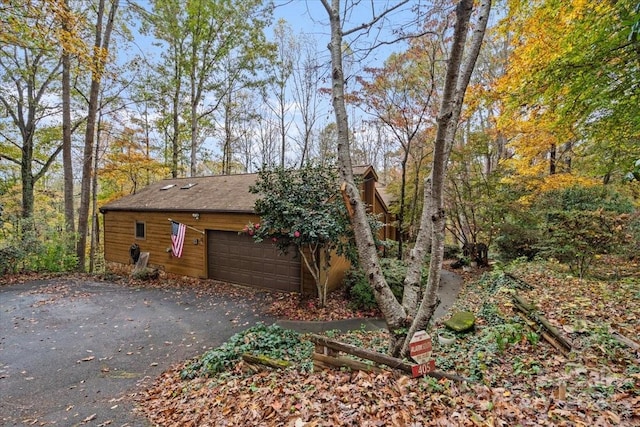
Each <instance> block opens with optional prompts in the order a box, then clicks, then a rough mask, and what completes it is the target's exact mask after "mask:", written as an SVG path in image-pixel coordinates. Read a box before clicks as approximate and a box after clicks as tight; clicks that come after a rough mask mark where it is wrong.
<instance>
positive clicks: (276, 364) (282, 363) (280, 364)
mask: <svg viewBox="0 0 640 427" xmlns="http://www.w3.org/2000/svg"><path fill="white" fill-rule="evenodd" d="M242 360H244V361H245V362H247V363H252V364H257V365H264V366H268V367H270V368H275V369H285V368H288V367H289V366H291V362H289V361H288V360H280V359H273V358H271V357H267V356H264V355H254V354H249V353H244V354H243V355H242Z"/></svg>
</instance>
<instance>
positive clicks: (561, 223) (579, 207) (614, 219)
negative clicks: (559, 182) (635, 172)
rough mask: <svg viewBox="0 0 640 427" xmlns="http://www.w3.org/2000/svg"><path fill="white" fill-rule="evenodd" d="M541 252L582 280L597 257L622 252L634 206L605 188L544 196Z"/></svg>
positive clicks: (572, 189) (568, 190)
mask: <svg viewBox="0 0 640 427" xmlns="http://www.w3.org/2000/svg"><path fill="white" fill-rule="evenodd" d="M538 206H539V207H538V209H540V210H541V211H542V213H543V218H544V219H543V222H542V224H541V235H542V239H541V240H540V241H539V243H538V245H537V246H538V248H539V249H540V253H541V254H542V255H544V256H548V257H553V258H556V259H557V260H558V261H560V262H562V263H565V264H567V265H569V267H570V268H571V271H572V272H573V273H574V274H577V275H579V277H583V276H584V275H585V273H586V272H587V270H588V269H589V266H590V265H591V263H592V261H593V259H594V258H595V256H596V255H599V254H607V253H616V252H617V253H620V252H621V251H622V250H623V248H624V246H625V242H626V241H627V239H628V235H627V229H628V227H629V224H630V219H631V217H630V215H629V214H630V213H631V212H633V205H632V203H631V201H630V200H628V199H626V198H624V197H623V196H621V195H620V194H619V193H617V192H615V191H614V190H612V189H610V188H608V187H606V186H596V187H572V188H567V189H564V190H555V191H549V192H547V193H545V194H544V195H543V196H542V197H541V198H540V200H539V201H538Z"/></svg>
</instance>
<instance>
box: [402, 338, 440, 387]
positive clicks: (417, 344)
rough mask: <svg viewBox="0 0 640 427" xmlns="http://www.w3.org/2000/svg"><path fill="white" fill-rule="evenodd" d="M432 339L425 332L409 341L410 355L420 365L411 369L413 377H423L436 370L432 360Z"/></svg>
mask: <svg viewBox="0 0 640 427" xmlns="http://www.w3.org/2000/svg"><path fill="white" fill-rule="evenodd" d="M431 350H432V345H431V337H430V336H429V334H427V333H426V332H425V331H417V332H416V333H415V334H414V335H413V337H412V338H411V341H409V355H410V356H411V358H412V359H413V360H415V361H416V362H418V365H416V366H413V367H412V368H411V371H412V374H413V377H414V378H415V377H421V376H423V375H426V374H427V373H429V372H431V371H433V370H435V369H436V364H435V360H433V359H431Z"/></svg>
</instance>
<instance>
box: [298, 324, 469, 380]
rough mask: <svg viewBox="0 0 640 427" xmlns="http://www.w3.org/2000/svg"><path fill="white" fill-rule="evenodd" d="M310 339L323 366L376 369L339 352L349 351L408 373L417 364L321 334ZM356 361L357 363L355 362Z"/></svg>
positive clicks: (448, 376)
mask: <svg viewBox="0 0 640 427" xmlns="http://www.w3.org/2000/svg"><path fill="white" fill-rule="evenodd" d="M309 339H310V340H311V342H313V343H314V344H315V345H316V350H315V353H314V355H313V358H314V363H315V362H320V365H321V366H325V365H329V366H334V367H339V368H342V367H347V368H351V369H359V370H360V368H359V366H362V365H364V367H365V369H364V370H367V371H371V370H375V369H374V368H375V367H372V366H370V365H367V364H364V363H362V362H357V361H355V360H353V359H350V358H347V357H339V356H338V352H343V353H347V354H350V355H353V356H357V357H360V358H362V359H366V360H370V361H372V362H375V363H377V364H381V365H385V366H388V367H389V368H392V369H397V370H399V371H402V372H404V373H407V374H410V375H411V374H412V367H413V366H414V365H416V364H415V363H409V362H406V361H404V360H402V359H398V358H396V357H392V356H389V355H387V354H383V353H378V352H376V351H372V350H367V349H364V348H359V347H356V346H354V345H351V344H347V343H342V342H339V341H334V340H332V339H329V338H326V337H323V336H320V335H310V337H309ZM354 362H356V363H354ZM426 375H428V376H430V377H433V378H436V379H441V378H446V379H449V380H452V381H457V382H465V381H466V382H471V380H470V379H467V378H464V377H461V376H459V375H455V374H449V373H446V372H441V371H431V372H428V373H427V374H426Z"/></svg>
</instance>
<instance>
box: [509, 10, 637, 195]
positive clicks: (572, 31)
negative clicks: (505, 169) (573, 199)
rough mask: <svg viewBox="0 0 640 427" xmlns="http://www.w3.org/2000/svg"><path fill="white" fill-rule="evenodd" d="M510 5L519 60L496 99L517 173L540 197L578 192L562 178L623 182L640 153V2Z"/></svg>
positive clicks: (515, 59) (511, 62)
mask: <svg viewBox="0 0 640 427" xmlns="http://www.w3.org/2000/svg"><path fill="white" fill-rule="evenodd" d="M507 4H508V7H509V8H508V15H507V16H506V17H505V19H504V20H503V23H502V26H503V30H504V31H505V32H508V33H510V34H511V36H510V41H511V46H510V47H511V49H512V50H513V53H512V54H511V56H510V58H509V66H508V68H507V72H506V74H505V76H504V77H503V78H502V79H501V80H500V82H499V84H498V85H497V89H498V91H499V93H500V94H501V95H502V96H503V97H504V99H505V101H506V102H505V106H506V108H505V111H504V112H503V114H502V115H501V118H500V125H501V129H503V130H504V131H505V133H507V136H508V137H509V138H510V139H511V146H512V147H513V148H514V149H515V150H516V152H517V154H518V156H517V157H514V167H515V168H516V170H517V171H518V173H519V174H520V175H522V176H524V177H526V178H531V179H532V180H533V183H535V186H537V187H539V186H541V185H542V186H546V187H547V188H554V187H558V186H559V185H568V184H570V183H571V181H572V179H571V177H565V178H563V177H561V176H559V175H561V172H566V173H572V174H578V175H580V174H582V175H597V176H600V177H601V179H602V180H603V182H605V183H606V182H610V180H611V178H612V177H613V178H617V179H621V178H622V177H623V176H624V171H625V170H628V168H629V167H630V166H631V164H632V163H633V161H634V159H636V158H637V157H638V154H639V152H638V151H639V150H640V148H638V147H640V144H639V142H640V119H639V118H638V114H636V113H635V111H636V110H637V104H638V99H639V97H640V93H639V89H638V88H639V87H640V77H639V76H640V60H638V53H637V52H638V51H639V48H638V46H640V44H639V43H638V41H637V40H636V41H634V40H633V37H632V34H633V23H634V22H635V21H636V20H637V17H636V18H635V19H634V14H636V13H637V12H635V11H634V8H636V6H637V1H636V0H624V1H617V2H584V1H573V2H556V1H552V0H536V1H527V2H524V1H520V0H513V1H509V2H507Z"/></svg>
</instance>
